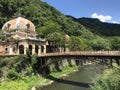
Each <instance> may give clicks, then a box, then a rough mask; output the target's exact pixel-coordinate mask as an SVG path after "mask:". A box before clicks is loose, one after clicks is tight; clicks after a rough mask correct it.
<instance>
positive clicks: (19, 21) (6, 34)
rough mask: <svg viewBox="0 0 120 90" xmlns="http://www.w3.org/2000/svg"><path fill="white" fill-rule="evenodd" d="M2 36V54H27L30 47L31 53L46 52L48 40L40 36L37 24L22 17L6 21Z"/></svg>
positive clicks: (0, 37) (0, 43)
mask: <svg viewBox="0 0 120 90" xmlns="http://www.w3.org/2000/svg"><path fill="white" fill-rule="evenodd" d="M2 31H3V32H2V33H1V34H2V35H1V36H0V54H1V55H20V54H26V49H27V48H28V49H29V50H30V52H31V54H35V53H36V54H38V55H40V54H41V53H46V46H47V41H46V40H45V39H42V38H40V37H38V34H37V33H36V29H35V25H34V24H33V23H32V22H31V21H29V20H27V19H25V18H22V17H18V18H15V19H13V20H10V21H8V22H6V23H5V24H4V25H3V27H2Z"/></svg>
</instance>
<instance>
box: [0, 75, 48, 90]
mask: <svg viewBox="0 0 120 90" xmlns="http://www.w3.org/2000/svg"><path fill="white" fill-rule="evenodd" d="M48 81H49V80H46V79H45V78H43V77H40V76H39V77H38V76H30V77H24V78H23V79H21V80H14V81H11V80H10V81H4V82H2V83H0V90H31V88H32V87H37V86H42V84H45V83H46V82H48Z"/></svg>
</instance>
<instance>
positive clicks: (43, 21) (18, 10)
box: [0, 0, 120, 51]
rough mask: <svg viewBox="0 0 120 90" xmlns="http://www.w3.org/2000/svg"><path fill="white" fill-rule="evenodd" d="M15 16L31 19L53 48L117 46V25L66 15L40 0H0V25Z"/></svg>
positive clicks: (86, 48)
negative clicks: (66, 36)
mask: <svg viewBox="0 0 120 90" xmlns="http://www.w3.org/2000/svg"><path fill="white" fill-rule="evenodd" d="M18 16H21V17H25V18H26V19H29V20H31V21H32V22H33V23H34V24H35V26H36V31H37V32H38V34H39V36H40V37H42V38H46V39H47V41H48V43H49V45H50V46H51V47H53V48H58V47H65V45H66V44H67V45H68V47H69V48H70V50H71V51H76V50H119V49H120V37H119V35H120V25H119V24H110V23H102V22H100V21H99V20H98V19H91V18H79V19H76V18H74V17H71V16H69V17H68V16H67V17H66V16H65V15H64V14H62V13H61V12H60V11H58V10H56V9H55V8H54V7H52V6H50V5H49V4H47V3H46V2H43V1H42V0H0V28H2V25H3V24H4V23H5V22H6V21H8V20H11V19H13V18H16V17H18ZM1 35H2V34H1ZM1 35H0V38H1V37H3V36H1ZM65 35H69V36H70V38H69V40H67V41H66V39H65ZM113 36H114V37H113Z"/></svg>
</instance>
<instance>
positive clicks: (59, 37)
mask: <svg viewBox="0 0 120 90" xmlns="http://www.w3.org/2000/svg"><path fill="white" fill-rule="evenodd" d="M46 38H47V41H48V44H49V49H50V50H49V51H59V47H61V48H62V47H63V48H64V45H65V39H64V34H63V33H60V32H53V33H51V34H49V35H48V36H47V37H46Z"/></svg>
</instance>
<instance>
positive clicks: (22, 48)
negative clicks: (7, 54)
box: [19, 45, 24, 54]
mask: <svg viewBox="0 0 120 90" xmlns="http://www.w3.org/2000/svg"><path fill="white" fill-rule="evenodd" d="M19 54H24V46H23V45H20V46H19Z"/></svg>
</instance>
